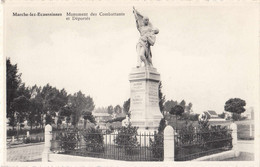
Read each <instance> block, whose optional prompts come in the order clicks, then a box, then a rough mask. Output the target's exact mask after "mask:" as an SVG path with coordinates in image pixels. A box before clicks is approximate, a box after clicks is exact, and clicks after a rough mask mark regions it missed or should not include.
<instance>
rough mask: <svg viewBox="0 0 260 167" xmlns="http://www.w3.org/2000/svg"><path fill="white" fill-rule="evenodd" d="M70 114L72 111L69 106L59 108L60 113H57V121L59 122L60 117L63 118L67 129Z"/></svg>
mask: <svg viewBox="0 0 260 167" xmlns="http://www.w3.org/2000/svg"><path fill="white" fill-rule="evenodd" d="M71 114H72V109H71V107H70V106H69V105H65V106H64V107H61V109H60V111H59V118H58V119H59V120H60V117H65V120H66V124H67V127H68V123H69V122H70V116H71ZM58 124H61V123H60V121H59V122H57V125H58Z"/></svg>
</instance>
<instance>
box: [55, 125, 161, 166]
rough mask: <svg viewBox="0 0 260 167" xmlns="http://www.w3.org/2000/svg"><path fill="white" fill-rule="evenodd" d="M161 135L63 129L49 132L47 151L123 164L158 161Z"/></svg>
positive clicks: (159, 158) (159, 159)
mask: <svg viewBox="0 0 260 167" xmlns="http://www.w3.org/2000/svg"><path fill="white" fill-rule="evenodd" d="M158 138H161V140H163V134H156V133H143V134H136V135H131V134H119V133H118V132H116V131H115V132H112V133H111V132H107V131H100V132H98V133H89V132H88V131H85V130H78V129H64V130H58V131H53V132H52V141H51V150H52V151H53V152H58V153H61V154H70V155H78V156H87V157H96V158H105V159H115V160H125V161H162V160H163V145H159V144H157V143H155V142H156V140H158Z"/></svg>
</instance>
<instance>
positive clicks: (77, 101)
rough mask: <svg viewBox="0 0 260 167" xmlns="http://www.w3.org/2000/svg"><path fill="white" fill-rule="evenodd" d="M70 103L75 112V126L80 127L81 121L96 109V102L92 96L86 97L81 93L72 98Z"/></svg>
mask: <svg viewBox="0 0 260 167" xmlns="http://www.w3.org/2000/svg"><path fill="white" fill-rule="evenodd" d="M69 98H70V100H69V101H70V102H71V106H72V110H73V113H72V115H73V125H76V126H78V122H79V119H80V117H81V116H82V115H84V113H85V114H87V112H92V111H93V110H94V108H95V105H94V101H93V99H92V98H91V97H90V96H87V97H86V96H85V95H84V94H83V93H82V92H81V91H78V92H77V93H75V94H74V95H73V96H70V97H69Z"/></svg>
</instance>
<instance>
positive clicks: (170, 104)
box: [164, 100, 178, 112]
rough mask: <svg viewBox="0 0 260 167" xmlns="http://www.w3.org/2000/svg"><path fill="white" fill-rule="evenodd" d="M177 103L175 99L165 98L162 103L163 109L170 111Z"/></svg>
mask: <svg viewBox="0 0 260 167" xmlns="http://www.w3.org/2000/svg"><path fill="white" fill-rule="evenodd" d="M176 105H178V102H177V101H173V100H167V101H166V102H165V104H164V108H165V111H167V112H170V111H171V109H172V108H173V107H175V106H176Z"/></svg>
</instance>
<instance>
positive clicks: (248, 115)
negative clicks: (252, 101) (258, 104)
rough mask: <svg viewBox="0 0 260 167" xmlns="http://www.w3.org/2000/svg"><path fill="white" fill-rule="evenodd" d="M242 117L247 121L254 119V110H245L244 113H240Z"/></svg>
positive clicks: (251, 108)
mask: <svg viewBox="0 0 260 167" xmlns="http://www.w3.org/2000/svg"><path fill="white" fill-rule="evenodd" d="M241 116H242V117H246V118H247V119H254V108H253V107H248V108H246V111H245V112H243V113H241Z"/></svg>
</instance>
